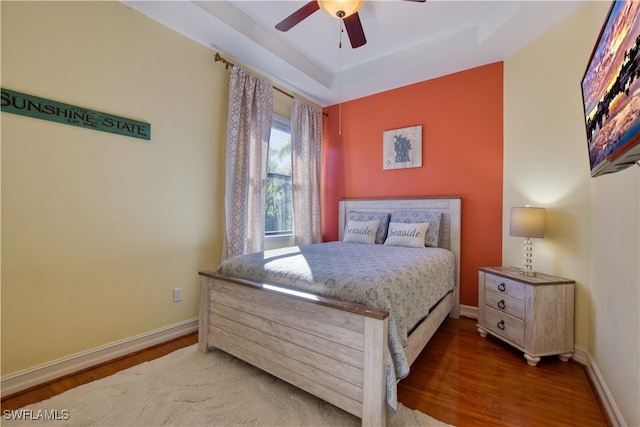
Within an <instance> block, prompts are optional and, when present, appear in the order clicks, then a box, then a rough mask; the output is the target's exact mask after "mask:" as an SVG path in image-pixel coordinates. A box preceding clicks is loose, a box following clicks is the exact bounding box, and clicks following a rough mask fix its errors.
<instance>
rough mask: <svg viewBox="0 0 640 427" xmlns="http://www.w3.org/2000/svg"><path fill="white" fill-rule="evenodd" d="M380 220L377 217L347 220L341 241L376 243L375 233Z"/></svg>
mask: <svg viewBox="0 0 640 427" xmlns="http://www.w3.org/2000/svg"><path fill="white" fill-rule="evenodd" d="M379 224H380V221H378V220H377V219H374V220H371V221H349V222H348V223H347V228H346V229H345V230H344V238H343V239H342V241H343V242H349V243H366V244H369V245H373V244H375V243H376V233H377V232H378V225H379Z"/></svg>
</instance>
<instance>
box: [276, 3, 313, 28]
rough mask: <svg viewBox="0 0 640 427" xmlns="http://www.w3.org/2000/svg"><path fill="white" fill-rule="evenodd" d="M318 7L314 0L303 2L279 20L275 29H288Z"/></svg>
mask: <svg viewBox="0 0 640 427" xmlns="http://www.w3.org/2000/svg"><path fill="white" fill-rule="evenodd" d="M318 9H320V6H318V2H317V1H316V0H311V1H310V2H309V3H307V4H305V5H304V6H302V7H301V8H300V9H298V10H296V11H295V12H293V13H292V14H291V15H289V16H287V17H286V18H284V19H283V20H282V21H281V22H279V23H278V24H277V25H276V29H278V30H280V31H289V30H290V29H292V28H293V27H295V26H296V25H298V24H299V23H300V22H302V21H303V20H304V19H305V18H307V17H308V16H309V15H311V14H312V13H313V12H315V11H316V10H318Z"/></svg>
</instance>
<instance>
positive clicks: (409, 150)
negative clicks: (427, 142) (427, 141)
mask: <svg viewBox="0 0 640 427" xmlns="http://www.w3.org/2000/svg"><path fill="white" fill-rule="evenodd" d="M382 150H383V155H382V168H383V169H384V170H388V169H403V168H419V167H421V166H422V126H411V127H406V128H401V129H393V130H386V131H384V132H383V133H382Z"/></svg>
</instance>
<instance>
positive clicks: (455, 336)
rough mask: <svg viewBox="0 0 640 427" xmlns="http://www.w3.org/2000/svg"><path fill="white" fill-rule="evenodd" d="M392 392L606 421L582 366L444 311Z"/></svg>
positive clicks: (38, 396) (567, 421)
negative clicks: (536, 355) (533, 358)
mask: <svg viewBox="0 0 640 427" xmlns="http://www.w3.org/2000/svg"><path fill="white" fill-rule="evenodd" d="M196 342H197V334H192V335H188V336H186V337H183V338H179V339H177V340H174V341H171V342H168V343H166V344H162V345H160V346H156V347H153V348H151V349H148V350H144V351H140V352H137V353H134V354H131V355H129V356H126V357H123V358H120V359H117V360H114V361H112V362H108V363H105V364H103V365H100V366H98V367H95V368H93V369H88V370H85V371H83V372H80V373H77V374H74V375H70V376H67V377H65V378H62V379H60V380H58V381H53V382H51V383H48V384H45V385H43V386H40V387H35V388H33V389H31V390H28V391H25V392H23V393H19V394H17V395H14V396H9V397H7V398H5V399H3V400H2V411H4V410H5V409H18V408H21V407H23V406H25V405H28V404H31V403H35V402H39V401H41V400H44V399H48V398H49V397H52V396H54V395H56V394H59V393H62V392H64V391H66V390H68V389H70V388H73V387H77V386H79V385H81V384H85V383H87V382H90V381H94V380H97V379H100V378H103V377H106V376H109V375H112V374H114V373H115V372H118V371H120V370H123V369H126V368H128V367H131V366H133V365H136V364H139V363H143V362H145V361H148V360H153V359H156V358H158V357H162V356H164V355H166V354H168V353H171V352H172V351H175V350H177V349H179V348H182V347H186V346H188V345H191V344H194V343H196ZM398 398H399V400H400V402H402V403H403V404H404V405H405V406H408V407H410V408H414V409H418V410H420V411H422V412H424V413H426V414H429V415H431V416H432V417H434V418H437V419H439V420H441V421H444V422H446V423H449V424H452V425H455V426H459V427H465V426H483V425H486V426H581V427H583V426H607V425H609V424H608V422H607V420H606V417H605V415H604V412H603V410H602V408H601V405H600V403H599V400H598V398H597V397H596V395H595V393H594V391H593V389H592V387H591V384H590V382H589V379H588V378H587V375H586V372H585V369H584V367H583V366H582V365H580V364H578V363H575V362H571V361H570V362H568V363H565V362H561V361H559V360H558V358H557V357H545V358H543V359H542V361H541V362H540V363H538V366H537V367H535V368H534V367H531V366H528V365H527V363H526V361H525V359H524V358H523V357H522V353H520V352H519V351H517V350H515V349H513V348H511V347H510V346H508V345H506V344H504V343H502V342H501V341H499V340H497V339H494V338H491V337H488V338H480V336H479V335H478V333H477V331H476V329H475V320H473V319H468V318H460V319H458V320H454V319H447V320H446V321H445V322H444V324H443V325H442V326H441V328H440V330H439V331H438V332H437V333H436V335H435V336H434V337H433V339H432V340H431V342H430V343H429V344H428V345H427V347H426V348H425V349H424V351H423V352H422V353H421V355H420V356H419V357H418V359H417V360H416V361H415V363H414V364H413V366H412V367H411V374H410V375H409V377H408V378H406V379H404V380H402V381H401V382H400V384H399V385H398Z"/></svg>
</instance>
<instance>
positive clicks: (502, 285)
mask: <svg viewBox="0 0 640 427" xmlns="http://www.w3.org/2000/svg"><path fill="white" fill-rule="evenodd" d="M486 280H487V283H486V285H485V289H486V290H487V293H489V292H488V291H494V292H497V293H499V294H501V295H508V296H509V297H511V298H514V299H517V300H520V301H524V286H525V285H524V283H521V282H516V281H515V280H511V279H507V278H506V277H500V276H494V275H493V274H487V279H486Z"/></svg>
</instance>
